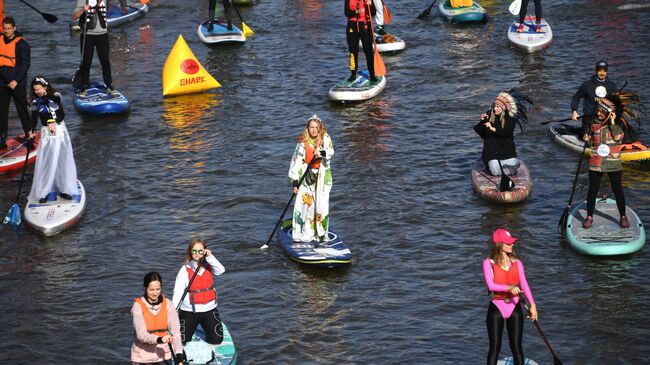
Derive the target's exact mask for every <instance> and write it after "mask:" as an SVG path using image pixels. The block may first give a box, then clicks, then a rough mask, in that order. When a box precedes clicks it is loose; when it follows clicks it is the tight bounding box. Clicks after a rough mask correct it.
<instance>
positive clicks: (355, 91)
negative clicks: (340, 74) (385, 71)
mask: <svg viewBox="0 0 650 365" xmlns="http://www.w3.org/2000/svg"><path fill="white" fill-rule="evenodd" d="M377 79H379V81H377V82H370V75H369V74H368V71H366V70H364V71H359V72H357V78H356V79H355V80H354V81H352V82H350V81H348V80H347V78H346V79H344V80H343V81H340V82H338V83H337V84H336V85H334V86H333V87H332V88H331V89H330V92H329V97H330V100H332V101H341V102H346V101H363V100H368V99H371V98H374V97H375V96H377V95H379V93H381V92H382V91H383V90H384V88H385V87H386V77H385V76H377Z"/></svg>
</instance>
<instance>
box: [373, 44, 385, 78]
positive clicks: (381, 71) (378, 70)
mask: <svg viewBox="0 0 650 365" xmlns="http://www.w3.org/2000/svg"><path fill="white" fill-rule="evenodd" d="M374 59H375V60H374V64H375V76H386V65H384V60H383V59H382V58H381V56H380V55H379V51H377V48H375V57H374Z"/></svg>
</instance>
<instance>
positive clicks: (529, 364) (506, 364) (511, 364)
mask: <svg viewBox="0 0 650 365" xmlns="http://www.w3.org/2000/svg"><path fill="white" fill-rule="evenodd" d="M497 365H515V359H513V358H512V357H506V358H505V359H503V360H499V361H497ZM524 365H539V364H538V363H536V362H535V361H533V360H531V359H524Z"/></svg>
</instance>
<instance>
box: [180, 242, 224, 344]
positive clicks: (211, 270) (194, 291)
mask: <svg viewBox="0 0 650 365" xmlns="http://www.w3.org/2000/svg"><path fill="white" fill-rule="evenodd" d="M199 263H200V264H201V266H200V267H199ZM225 271H226V269H225V268H224V267H223V265H221V263H220V262H219V260H217V258H216V257H215V256H214V255H213V254H212V251H210V250H209V249H208V246H207V245H206V243H205V241H203V240H201V239H194V240H192V241H191V242H190V244H189V245H188V246H187V252H186V253H185V262H184V263H183V266H182V267H181V268H180V270H178V274H177V275H176V283H175V284H174V297H173V298H172V301H173V302H174V307H175V308H178V306H179V303H180V312H179V317H180V322H181V340H182V342H183V345H184V344H186V343H187V342H188V341H191V340H192V336H193V335H194V331H195V330H196V327H197V326H198V325H199V324H200V325H201V327H203V330H204V331H205V335H206V337H207V342H208V343H210V344H212V345H218V344H220V343H221V342H222V341H223V326H222V324H221V317H220V316H219V311H218V310H217V290H216V289H215V287H214V278H213V275H221V274H223V273H224V272H225ZM192 278H194V280H192ZM190 280H192V283H191V285H190ZM181 300H182V303H181Z"/></svg>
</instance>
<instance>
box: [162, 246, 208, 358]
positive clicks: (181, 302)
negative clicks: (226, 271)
mask: <svg viewBox="0 0 650 365" xmlns="http://www.w3.org/2000/svg"><path fill="white" fill-rule="evenodd" d="M204 262H205V256H203V257H201V259H200V260H199V263H198V264H197V265H196V270H194V275H192V278H191V279H190V282H189V283H188V284H187V287H186V288H185V291H184V292H183V296H182V297H181V300H180V301H179V302H178V305H177V306H176V311H177V312H178V311H179V310H180V309H181V305H183V299H185V296H186V295H187V293H188V292H189V291H190V287H191V286H192V283H193V282H194V279H195V278H196V274H198V273H199V270H200V269H201V266H202V265H203V263H204ZM169 346H170V347H171V345H169Z"/></svg>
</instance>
